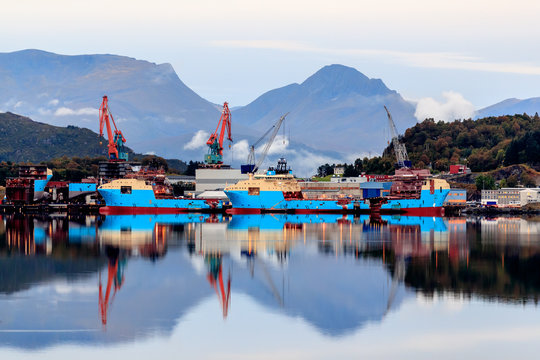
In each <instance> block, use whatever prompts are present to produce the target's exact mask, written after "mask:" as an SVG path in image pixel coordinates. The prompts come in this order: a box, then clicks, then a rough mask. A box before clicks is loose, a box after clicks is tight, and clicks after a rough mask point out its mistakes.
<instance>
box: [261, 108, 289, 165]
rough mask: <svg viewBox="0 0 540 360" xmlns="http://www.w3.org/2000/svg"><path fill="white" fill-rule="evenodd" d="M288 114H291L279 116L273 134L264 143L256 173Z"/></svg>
mask: <svg viewBox="0 0 540 360" xmlns="http://www.w3.org/2000/svg"><path fill="white" fill-rule="evenodd" d="M287 115H289V113H286V114H285V115H283V116H281V117H280V118H279V120H278V121H277V122H276V124H275V125H274V127H273V129H274V131H272V134H271V135H270V137H269V138H268V142H267V143H266V144H265V145H264V149H263V151H262V154H261V157H260V159H259V161H258V162H257V165H255V168H254V169H253V172H254V173H255V172H256V171H257V170H259V167H260V166H261V164H262V163H263V161H264V159H265V158H266V155H268V151H269V150H270V147H271V146H272V143H273V142H274V139H275V138H276V135H277V133H278V131H279V128H280V127H281V124H283V121H284V120H285V117H286V116H287ZM270 129H272V128H270Z"/></svg>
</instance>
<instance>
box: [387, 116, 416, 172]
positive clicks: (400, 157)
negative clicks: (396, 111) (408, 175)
mask: <svg viewBox="0 0 540 360" xmlns="http://www.w3.org/2000/svg"><path fill="white" fill-rule="evenodd" d="M384 110H386V114H387V115H388V127H389V128H390V136H391V137H392V145H393V146H394V152H395V154H396V161H397V166H398V168H404V167H405V168H410V167H411V162H410V161H409V155H407V149H406V148H405V144H403V143H401V142H400V141H399V138H398V132H397V129H396V124H394V120H392V115H390V111H388V109H387V108H386V106H385V107H384Z"/></svg>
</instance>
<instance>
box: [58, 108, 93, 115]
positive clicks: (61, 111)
mask: <svg viewBox="0 0 540 360" xmlns="http://www.w3.org/2000/svg"><path fill="white" fill-rule="evenodd" d="M54 115H55V116H73V115H96V116H98V115H99V110H98V109H94V108H82V109H70V108H67V107H61V108H58V109H57V110H56V111H55V112H54Z"/></svg>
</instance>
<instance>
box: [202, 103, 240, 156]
mask: <svg viewBox="0 0 540 360" xmlns="http://www.w3.org/2000/svg"><path fill="white" fill-rule="evenodd" d="M220 126H221V130H220ZM225 129H227V139H228V140H229V141H233V139H232V136H231V112H230V111H229V104H228V103H227V102H225V103H223V111H222V112H221V117H220V118H219V122H218V125H217V127H216V131H214V133H213V134H212V135H210V138H209V139H208V141H207V142H206V145H208V154H207V155H206V157H205V158H204V162H205V163H206V164H208V165H214V166H215V165H220V164H223V138H224V137H225ZM218 131H219V136H218ZM229 147H231V146H230V145H229Z"/></svg>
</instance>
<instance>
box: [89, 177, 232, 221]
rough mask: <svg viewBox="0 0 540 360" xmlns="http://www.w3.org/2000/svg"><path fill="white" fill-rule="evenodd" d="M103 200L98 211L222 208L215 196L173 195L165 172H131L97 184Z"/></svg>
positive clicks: (135, 211) (170, 211) (190, 210)
mask: <svg viewBox="0 0 540 360" xmlns="http://www.w3.org/2000/svg"><path fill="white" fill-rule="evenodd" d="M98 192H99V193H100V194H101V196H102V197H103V199H104V200H105V205H106V206H105V207H104V208H101V209H100V213H102V214H174V213H183V212H204V211H213V210H219V209H222V208H223V202H221V201H220V200H217V199H205V198H190V197H175V196H173V192H172V188H171V186H170V185H169V184H168V182H167V180H166V178H165V175H164V174H161V173H155V172H150V173H147V172H144V171H141V172H139V173H135V174H133V175H129V176H128V177H126V178H124V179H117V180H113V181H111V182H109V183H107V184H103V185H100V186H99V187H98Z"/></svg>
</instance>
